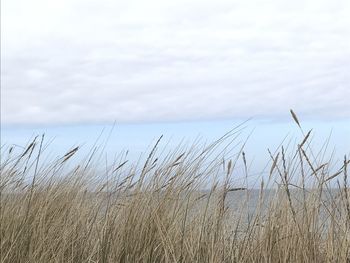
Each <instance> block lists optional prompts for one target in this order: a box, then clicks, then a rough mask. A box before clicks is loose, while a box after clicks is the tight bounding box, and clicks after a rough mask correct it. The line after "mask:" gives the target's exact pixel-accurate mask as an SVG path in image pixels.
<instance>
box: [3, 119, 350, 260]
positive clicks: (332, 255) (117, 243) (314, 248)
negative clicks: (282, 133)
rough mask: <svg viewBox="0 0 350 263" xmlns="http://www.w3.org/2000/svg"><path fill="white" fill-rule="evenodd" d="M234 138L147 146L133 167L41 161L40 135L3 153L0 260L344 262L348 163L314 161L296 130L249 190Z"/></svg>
mask: <svg viewBox="0 0 350 263" xmlns="http://www.w3.org/2000/svg"><path fill="white" fill-rule="evenodd" d="M293 117H295V118H296V116H293ZM296 121H297V119H296ZM297 123H298V125H299V122H297ZM238 135H239V129H238V128H237V129H234V130H232V131H230V132H229V133H227V134H225V135H224V136H223V137H222V138H220V139H218V140H217V141H215V142H213V143H211V144H209V145H204V144H201V143H199V142H198V141H196V142H195V143H194V144H193V145H190V146H179V147H178V148H177V149H175V150H173V151H172V152H170V153H168V154H167V153H165V152H162V153H159V149H158V148H159V143H160V142H159V141H157V142H156V144H155V146H154V147H153V149H152V150H151V151H150V153H149V155H148V156H147V158H146V159H145V160H144V162H143V163H141V162H137V163H134V164H133V163H129V162H128V161H127V155H126V154H121V155H120V156H119V158H118V159H117V160H116V161H115V162H114V163H112V164H111V165H108V164H104V165H102V163H103V162H104V159H103V158H101V157H103V156H101V155H99V154H98V153H97V151H96V150H92V152H91V154H90V155H89V156H87V158H86V159H83V160H81V161H79V162H77V160H76V159H75V158H76V155H77V154H78V153H79V148H74V149H72V150H70V151H68V152H67V153H66V154H65V155H63V156H62V157H60V158H56V159H55V158H53V159H51V160H46V159H45V154H46V150H47V149H46V148H47V144H46V143H45V140H44V136H43V137H41V138H40V137H37V138H35V139H34V140H33V141H32V142H31V143H30V144H29V145H27V146H26V147H25V148H24V149H23V150H21V151H19V150H18V149H16V148H6V147H3V148H2V158H1V182H0V191H1V192H0V194H1V203H0V205H1V207H0V209H1V214H0V248H1V257H0V259H1V262H350V196H349V194H350V193H349V190H348V180H349V179H348V165H349V160H348V159H347V158H346V157H345V158H344V160H343V162H341V163H332V162H330V160H327V161H325V156H324V154H323V152H318V153H315V152H314V151H313V149H312V148H311V143H310V139H309V137H310V133H307V134H306V135H305V137H304V138H303V139H302V141H301V142H300V143H299V144H297V145H295V147H294V148H293V147H292V146H291V145H288V147H285V146H284V147H282V146H281V147H280V148H279V149H277V150H276V152H274V153H272V152H270V157H269V158H271V162H270V169H269V174H268V175H267V176H262V177H261V178H260V179H257V180H259V182H258V185H259V187H260V189H259V191H257V190H252V189H249V188H247V185H246V182H247V180H246V179H247V178H249V177H250V175H249V167H248V165H247V160H246V157H245V153H244V151H243V149H244V147H243V146H244V143H243V146H242V147H238V144H235V143H236V142H237V140H238V137H237V136H238ZM237 147H238V148H237ZM235 149H236V152H233V151H232V150H235ZM98 167H100V168H98ZM101 167H103V169H101ZM245 178H246V179H245ZM239 179H242V180H239ZM253 194H257V195H258V198H255V197H254V196H253ZM253 199H254V200H255V201H254V200H253Z"/></svg>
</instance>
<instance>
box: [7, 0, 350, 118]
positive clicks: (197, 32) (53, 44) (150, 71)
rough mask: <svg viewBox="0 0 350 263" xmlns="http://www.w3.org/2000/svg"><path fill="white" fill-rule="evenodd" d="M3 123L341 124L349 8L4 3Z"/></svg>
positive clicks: (338, 4)
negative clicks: (293, 115) (291, 114)
mask: <svg viewBox="0 0 350 263" xmlns="http://www.w3.org/2000/svg"><path fill="white" fill-rule="evenodd" d="M1 9H2V10H1V12H2V14H1V34H2V37H1V63H2V67H1V77H2V78H1V84H2V85H1V86H2V87H1V88H2V94H1V95H2V96H1V102H2V103H1V113H2V120H1V121H2V123H3V124H62V123H96V122H111V121H118V122H145V121H183V120H203V119H221V118H246V117H258V118H259V117H264V118H271V119H279V118H282V117H283V116H288V111H289V109H290V108H293V109H295V110H296V111H297V112H298V113H299V114H301V115H302V116H303V117H305V118H307V117H310V118H316V119H321V120H322V119H324V120H326V119H329V118H332V119H348V118H349V117H350V107H349V98H350V86H349V85H350V74H349V72H350V1H348V0H339V1H337V0H295V1H290V0H280V1H272V0H270V1H259V0H239V1H232V0H219V1H218V0H216V1H208V0H201V1H199V0H186V1H185V0H180V1H179V0H177V1H164V0H158V1H157V0H148V1H144V0H140V1H135V0H133V1H115V0H113V1H112V0H104V1H97V0H90V1H86V0H60V1H47V0H31V1H27V0H4V1H2V8H1Z"/></svg>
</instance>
